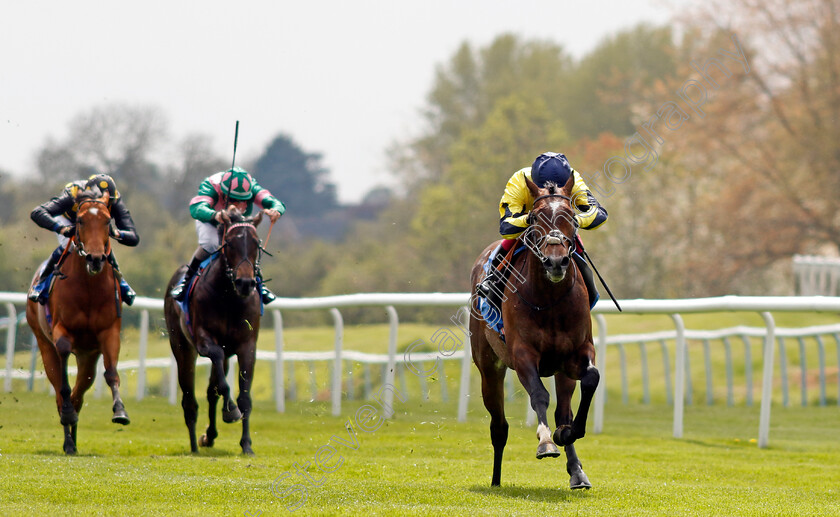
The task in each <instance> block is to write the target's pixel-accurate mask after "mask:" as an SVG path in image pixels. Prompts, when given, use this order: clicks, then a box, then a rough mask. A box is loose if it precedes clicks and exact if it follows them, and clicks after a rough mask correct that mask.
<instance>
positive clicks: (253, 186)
mask: <svg viewBox="0 0 840 517" xmlns="http://www.w3.org/2000/svg"><path fill="white" fill-rule="evenodd" d="M231 204H233V205H236V206H237V207H238V208H239V211H240V212H242V213H243V214H244V215H245V216H250V215H252V212H253V211H254V206H255V205H256V208H257V210H260V209H264V210H265V214H266V215H267V216H268V217H269V218H270V219H271V222H274V221H276V220H277V219H278V218H279V217H280V216H281V215H283V213H284V212H285V211H286V206H285V205H284V204H283V203H282V202H281V201H280V200H279V199H277V198H276V197H274V196H273V195H272V194H271V192H269V191H268V190H266V189H264V188H262V187H261V186H260V185H259V183H257V181H256V180H255V179H254V178H253V177H252V176H251V175H250V174H249V173H248V171H246V170H244V169H241V168H239V167H234V168H232V169H228V170H226V171H222V172H217V173H216V174H213V175H212V176H210V177H208V178H206V179H205V180H204V181H202V182H201V185H199V187H198V194H197V195H196V196H195V197H194V198H192V200H191V201H190V215H191V216H192V217H193V219H195V231H196V233H197V234H198V248H197V249H196V250H195V253H193V256H192V259H190V262H189V264H187V271H186V273H185V274H184V278H182V279H181V281H180V282H178V283H177V284H176V285H175V286H174V287H173V288H172V290H171V291H170V292H169V294H170V295H171V296H172V297H173V298H174V299H176V300H178V301H184V298H185V297H186V294H187V286H188V285H189V283H190V280H192V277H193V276H194V275H195V273H196V272H197V271H198V267H199V265H201V263H202V262H203V261H204V260H205V259H207V258H209V257H210V255H211V254H213V253H214V252H215V251H216V250H218V249H219V244H220V243H219V232H218V230H217V228H218V225H219V223H220V222H221V215H220V213H221V212H220V211H221V210H224V209H225V208H227V206H228V205H231ZM256 274H257V282H258V284H259V286H260V296H261V298H262V301H263V303H270V302H272V301H274V299H275V298H276V296H274V293H272V292H271V291H269V290H268V287H266V285H265V282H263V279H262V272H261V271H260V270H259V268H258V269H257V272H256Z"/></svg>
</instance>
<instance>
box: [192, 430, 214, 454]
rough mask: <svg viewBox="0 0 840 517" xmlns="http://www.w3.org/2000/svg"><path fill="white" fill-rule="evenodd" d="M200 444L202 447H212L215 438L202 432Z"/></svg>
mask: <svg viewBox="0 0 840 517" xmlns="http://www.w3.org/2000/svg"><path fill="white" fill-rule="evenodd" d="M198 445H200V446H201V447H212V446H213V440H211V439H210V438H207V435H206V434H202V435H201V437H200V438H199V439H198ZM196 452H198V451H196Z"/></svg>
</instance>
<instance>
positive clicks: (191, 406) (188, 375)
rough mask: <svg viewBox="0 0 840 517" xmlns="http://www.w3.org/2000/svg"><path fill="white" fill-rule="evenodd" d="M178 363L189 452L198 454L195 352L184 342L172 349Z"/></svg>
mask: <svg viewBox="0 0 840 517" xmlns="http://www.w3.org/2000/svg"><path fill="white" fill-rule="evenodd" d="M172 348H173V352H175V351H177V353H175V359H176V361H177V362H178V384H179V385H180V386H181V407H182V408H183V409H184V423H186V424H187V432H188V433H189V435H190V452H192V453H193V454H195V453H197V452H198V442H197V441H196V439H195V423H196V421H197V420H198V401H196V399H195V358H196V355H198V354H196V352H195V350H194V349H193V348H192V347H191V346H189V345H188V344H186V343H185V342H184V343H183V344H182V345H180V346H177V347H174V346H173V347H172Z"/></svg>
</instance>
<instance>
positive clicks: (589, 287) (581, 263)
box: [572, 253, 601, 309]
mask: <svg viewBox="0 0 840 517" xmlns="http://www.w3.org/2000/svg"><path fill="white" fill-rule="evenodd" d="M572 257H573V258H574V259H575V264H577V267H578V268H580V274H581V275H583V283H584V284H586V292H587V293H589V308H590V309H593V308H594V307H595V304H596V303H598V299H599V298H600V297H601V296H600V295H599V294H598V289H596V288H595V277H594V276H593V275H592V269H590V268H589V264H587V263H586V259H585V258H583V257H582V256H581V255H580V254H579V253H572Z"/></svg>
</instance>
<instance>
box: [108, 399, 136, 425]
mask: <svg viewBox="0 0 840 517" xmlns="http://www.w3.org/2000/svg"><path fill="white" fill-rule="evenodd" d="M111 411H113V412H114V416H113V417H112V418H111V422H113V423H115V424H122V425H128V424H130V423H131V421H130V420H129V419H128V413H126V412H125V406H124V405H123V403H122V401H117V402H115V403H114V407H112V408H111Z"/></svg>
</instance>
